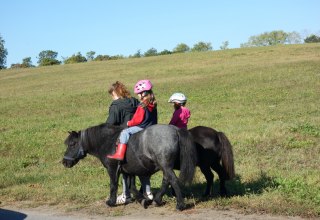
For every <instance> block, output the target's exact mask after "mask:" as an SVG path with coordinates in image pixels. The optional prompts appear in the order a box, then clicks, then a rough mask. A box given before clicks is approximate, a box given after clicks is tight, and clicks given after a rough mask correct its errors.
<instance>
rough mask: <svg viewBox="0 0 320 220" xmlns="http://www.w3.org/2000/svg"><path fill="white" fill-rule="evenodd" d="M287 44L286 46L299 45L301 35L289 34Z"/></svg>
mask: <svg viewBox="0 0 320 220" xmlns="http://www.w3.org/2000/svg"><path fill="white" fill-rule="evenodd" d="M287 43H288V44H300V43H301V35H300V34H299V33H298V32H296V31H293V32H289V33H288V36H287Z"/></svg>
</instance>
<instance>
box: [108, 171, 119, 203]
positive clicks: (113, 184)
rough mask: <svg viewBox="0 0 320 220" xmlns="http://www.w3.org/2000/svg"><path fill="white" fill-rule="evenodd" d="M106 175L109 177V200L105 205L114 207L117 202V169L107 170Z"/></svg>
mask: <svg viewBox="0 0 320 220" xmlns="http://www.w3.org/2000/svg"><path fill="white" fill-rule="evenodd" d="M108 174H109V177H110V198H109V199H108V200H107V201H106V204H107V205H108V206H110V207H112V206H115V205H116V201H117V191H118V183H119V176H120V173H119V167H118V165H117V167H113V168H109V169H108Z"/></svg>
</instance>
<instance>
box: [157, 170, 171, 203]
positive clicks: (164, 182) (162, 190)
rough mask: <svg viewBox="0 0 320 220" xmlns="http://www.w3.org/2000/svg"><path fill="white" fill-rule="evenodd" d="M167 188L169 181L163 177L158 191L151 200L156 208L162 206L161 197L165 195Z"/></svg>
mask: <svg viewBox="0 0 320 220" xmlns="http://www.w3.org/2000/svg"><path fill="white" fill-rule="evenodd" d="M168 186H169V181H168V180H167V179H166V178H165V177H164V176H163V178H162V184H161V187H160V190H159V191H158V192H157V194H156V195H155V197H154V199H153V201H154V202H155V203H156V205H157V206H161V205H163V202H162V197H163V195H164V194H165V192H166V190H167V188H168Z"/></svg>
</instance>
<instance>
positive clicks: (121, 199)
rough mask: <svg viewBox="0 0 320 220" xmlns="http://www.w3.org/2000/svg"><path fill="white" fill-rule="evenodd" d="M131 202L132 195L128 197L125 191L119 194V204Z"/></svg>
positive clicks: (117, 202)
mask: <svg viewBox="0 0 320 220" xmlns="http://www.w3.org/2000/svg"><path fill="white" fill-rule="evenodd" d="M130 202H131V197H126V195H125V194H124V193H122V194H120V195H118V197H117V201H116V204H117V205H124V204H128V203H130Z"/></svg>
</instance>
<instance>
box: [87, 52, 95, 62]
mask: <svg viewBox="0 0 320 220" xmlns="http://www.w3.org/2000/svg"><path fill="white" fill-rule="evenodd" d="M95 54H96V52H94V51H89V52H87V54H86V56H87V60H88V61H91V60H94V55H95Z"/></svg>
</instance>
